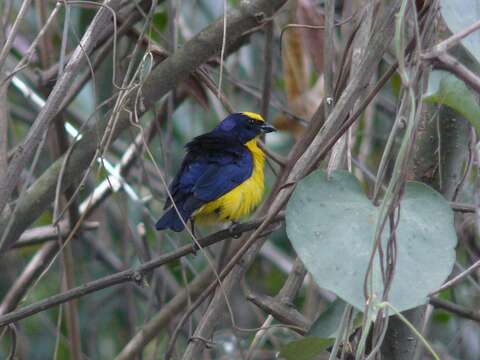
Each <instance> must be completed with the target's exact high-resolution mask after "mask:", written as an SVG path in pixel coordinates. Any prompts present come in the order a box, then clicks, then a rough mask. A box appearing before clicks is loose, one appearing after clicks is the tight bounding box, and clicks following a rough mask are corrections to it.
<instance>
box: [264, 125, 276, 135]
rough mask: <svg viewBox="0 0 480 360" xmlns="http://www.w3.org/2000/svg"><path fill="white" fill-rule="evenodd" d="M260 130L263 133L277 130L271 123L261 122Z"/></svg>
mask: <svg viewBox="0 0 480 360" xmlns="http://www.w3.org/2000/svg"><path fill="white" fill-rule="evenodd" d="M260 131H261V132H262V133H264V134H266V133H270V132H274V131H277V129H275V128H274V127H273V126H272V125H269V124H262V125H260Z"/></svg>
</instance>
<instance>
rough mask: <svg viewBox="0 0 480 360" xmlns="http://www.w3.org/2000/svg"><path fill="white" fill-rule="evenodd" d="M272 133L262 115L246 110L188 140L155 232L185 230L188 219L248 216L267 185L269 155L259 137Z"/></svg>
mask: <svg viewBox="0 0 480 360" xmlns="http://www.w3.org/2000/svg"><path fill="white" fill-rule="evenodd" d="M272 131H275V128H274V127H273V126H271V125H268V124H267V123H265V121H264V119H263V118H262V116H260V115H259V114H256V113H252V112H242V113H235V114H230V115H228V116H227V117H226V118H225V119H224V120H223V121H222V122H220V124H218V126H217V127H215V128H214V129H213V130H212V131H211V132H209V133H206V134H203V135H200V136H197V137H196V138H194V139H193V140H192V141H191V142H189V143H188V144H187V145H186V149H187V154H186V156H185V158H184V160H183V163H182V166H181V168H180V170H179V171H178V174H177V175H176V176H175V178H174V179H173V181H172V183H171V184H170V188H169V189H170V194H171V198H170V196H169V197H168V198H167V201H166V203H165V208H164V209H165V210H166V211H165V213H164V214H163V216H162V217H161V218H160V220H158V222H157V224H156V228H157V230H163V229H171V230H173V231H182V230H183V229H184V227H185V225H184V224H185V223H187V221H188V220H191V221H193V222H195V223H212V222H225V221H236V220H239V219H240V218H242V217H243V216H246V215H248V214H250V213H251V212H252V211H253V210H254V208H255V207H256V206H257V205H258V203H259V202H260V201H261V199H262V195H263V192H264V189H265V185H264V164H265V155H264V153H263V151H262V150H261V149H260V148H259V147H258V145H257V139H258V137H259V136H260V135H261V134H265V133H269V132H272ZM172 199H173V201H174V203H175V206H174V205H173V203H172ZM179 215H181V218H180V216H179ZM182 220H183V221H182Z"/></svg>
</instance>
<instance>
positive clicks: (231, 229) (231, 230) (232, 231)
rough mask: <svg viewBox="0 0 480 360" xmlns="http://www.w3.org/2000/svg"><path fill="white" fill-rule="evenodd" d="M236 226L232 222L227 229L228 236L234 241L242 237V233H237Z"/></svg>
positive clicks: (236, 223) (235, 223) (236, 224)
mask: <svg viewBox="0 0 480 360" xmlns="http://www.w3.org/2000/svg"><path fill="white" fill-rule="evenodd" d="M238 225H239V223H238V222H236V221H232V223H231V224H230V226H229V227H228V232H229V233H230V236H231V237H232V238H234V239H238V238H239V237H240V236H241V235H242V233H241V232H239V231H238Z"/></svg>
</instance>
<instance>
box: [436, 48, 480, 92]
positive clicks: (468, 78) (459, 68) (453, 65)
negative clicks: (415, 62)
mask: <svg viewBox="0 0 480 360" xmlns="http://www.w3.org/2000/svg"><path fill="white" fill-rule="evenodd" d="M429 60H430V61H431V62H432V63H433V65H434V67H435V68H437V69H443V70H447V71H448V72H451V73H452V74H454V75H455V76H457V77H458V78H459V79H461V80H463V81H464V82H465V83H466V84H467V85H468V86H470V87H471V88H472V89H474V90H475V91H476V92H477V93H478V94H480V77H479V76H478V75H477V74H475V73H474V72H473V71H471V70H470V69H469V68H467V67H466V66H465V65H463V64H462V63H461V62H460V61H458V60H457V59H455V58H454V57H453V56H451V55H449V54H447V53H445V54H441V55H438V56H437V57H434V58H431V59H429Z"/></svg>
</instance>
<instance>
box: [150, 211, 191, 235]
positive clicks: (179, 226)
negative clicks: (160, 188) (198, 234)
mask: <svg viewBox="0 0 480 360" xmlns="http://www.w3.org/2000/svg"><path fill="white" fill-rule="evenodd" d="M178 210H179V212H180V214H181V215H182V218H183V221H182V220H181V219H180V216H178V212H177V210H176V209H175V207H173V206H172V207H171V208H170V209H168V210H167V212H165V213H164V214H163V216H162V217H161V218H160V220H158V221H157V224H156V225H155V228H156V229H157V230H164V229H171V230H173V231H177V232H179V231H182V230H183V229H184V228H185V225H184V223H186V222H187V221H188V218H189V217H190V215H191V214H190V212H187V211H185V210H184V209H182V207H181V206H179V207H178Z"/></svg>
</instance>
